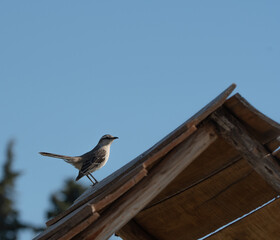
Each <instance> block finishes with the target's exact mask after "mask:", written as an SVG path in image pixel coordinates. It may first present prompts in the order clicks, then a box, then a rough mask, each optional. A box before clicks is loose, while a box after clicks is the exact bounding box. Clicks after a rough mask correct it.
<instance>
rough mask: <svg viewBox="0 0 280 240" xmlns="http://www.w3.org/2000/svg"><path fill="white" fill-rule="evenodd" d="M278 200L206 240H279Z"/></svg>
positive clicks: (279, 215)
mask: <svg viewBox="0 0 280 240" xmlns="http://www.w3.org/2000/svg"><path fill="white" fill-rule="evenodd" d="M279 209H280V199H277V200H275V201H274V202H272V203H269V204H268V205H266V206H265V207H263V208H261V209H259V210H257V211H256V212H254V213H252V214H250V215H249V216H247V217H245V218H243V219H241V220H239V221H237V222H235V223H233V224H232V225H230V226H228V227H226V228H224V229H223V230H221V231H219V232H217V233H215V234H214V235H212V236H210V237H208V238H207V240H236V239H242V240H252V239H258V240H261V239H262V240H268V239H270V240H277V239H280V230H279V222H280V214H279Z"/></svg>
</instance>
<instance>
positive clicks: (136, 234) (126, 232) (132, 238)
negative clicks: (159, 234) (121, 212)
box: [116, 220, 156, 240]
mask: <svg viewBox="0 0 280 240" xmlns="http://www.w3.org/2000/svg"><path fill="white" fill-rule="evenodd" d="M116 235H117V236H119V237H121V238H122V239H123V240H156V239H155V238H154V237H153V236H151V235H150V234H148V233H147V232H146V231H144V230H143V229H142V228H141V227H140V226H139V225H138V224H137V223H136V222H135V221H133V220H131V221H129V222H128V223H127V224H126V225H124V226H123V227H122V228H121V229H120V230H119V231H118V232H117V233H116Z"/></svg>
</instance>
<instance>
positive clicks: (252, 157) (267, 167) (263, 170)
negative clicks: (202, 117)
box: [211, 108, 280, 192]
mask: <svg viewBox="0 0 280 240" xmlns="http://www.w3.org/2000/svg"><path fill="white" fill-rule="evenodd" d="M211 119H212V120H214V123H215V124H216V128H217V131H218V133H219V134H221V136H222V137H223V138H224V139H225V140H226V141H228V142H229V143H230V144H231V145H232V146H234V147H235V148H236V149H237V150H238V151H239V152H240V153H241V154H242V155H243V157H244V158H245V159H246V160H247V161H248V162H249V163H250V164H251V166H252V167H253V168H254V170H255V171H257V172H258V173H259V174H260V175H261V176H262V177H263V178H264V179H265V180H266V181H267V182H268V183H269V184H270V185H271V186H272V187H273V188H274V189H275V190H276V191H277V192H280V166H279V163H278V162H277V160H276V159H275V158H274V157H273V156H272V155H271V154H270V153H269V152H268V151H267V150H266V149H265V147H264V146H263V145H262V144H261V143H260V142H259V141H257V140H256V139H255V138H254V137H253V136H251V135H250V134H249V133H248V131H247V130H246V128H245V127H244V126H243V125H242V124H241V123H240V122H239V121H238V120H237V119H236V118H235V117H234V116H233V115H232V114H230V113H229V112H228V111H227V110H226V109H225V108H220V109H218V110H217V111H216V112H214V113H213V114H211Z"/></svg>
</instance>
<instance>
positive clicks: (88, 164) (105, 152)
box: [39, 134, 118, 185]
mask: <svg viewBox="0 0 280 240" xmlns="http://www.w3.org/2000/svg"><path fill="white" fill-rule="evenodd" d="M115 139H118V137H113V136H112V135H110V134H106V135H104V136H103V137H102V138H101V139H100V140H99V142H98V144H97V145H96V146H95V147H94V148H93V149H92V150H91V151H89V152H87V153H85V154H83V155H81V156H77V157H69V156H64V155H58V154H53V153H47V152H39V153H40V154H41V155H43V156H47V157H54V158H61V159H63V160H64V161H65V162H67V163H70V164H72V165H73V166H74V167H75V168H77V169H79V174H78V176H77V178H76V181H78V180H79V179H80V178H82V177H83V176H87V178H88V179H89V180H90V181H91V182H92V184H93V185H94V184H96V183H97V182H98V181H97V180H96V179H95V178H94V176H92V174H91V173H92V172H94V171H96V170H98V169H99V168H101V167H103V166H104V165H105V163H106V162H107V161H108V158H109V155H110V147H111V144H112V142H113V141H114V140H115ZM89 176H91V177H92V179H91V178H90V177H89ZM92 180H94V181H95V182H93V181H92Z"/></svg>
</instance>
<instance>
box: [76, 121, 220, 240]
mask: <svg viewBox="0 0 280 240" xmlns="http://www.w3.org/2000/svg"><path fill="white" fill-rule="evenodd" d="M216 138H217V135H216V133H215V131H214V129H213V127H212V126H210V125H205V126H201V127H200V128H199V129H198V130H197V131H196V132H195V133H193V134H192V135H191V136H190V137H189V138H188V139H187V140H185V141H184V142H182V143H181V144H180V145H179V146H177V147H176V148H175V149H173V150H172V151H171V152H169V153H168V154H167V155H166V156H165V157H164V159H162V160H161V161H160V162H159V164H158V165H156V166H155V167H153V168H152V169H151V171H150V172H149V173H148V176H147V177H145V178H144V179H143V180H142V181H141V182H139V183H138V184H137V185H135V186H134V187H133V188H132V189H131V190H129V191H128V192H127V193H126V194H124V195H123V196H122V197H120V198H119V199H118V200H116V201H115V202H114V203H112V204H111V205H110V207H108V209H106V210H104V212H103V213H102V215H101V216H100V218H99V219H98V220H97V221H96V222H95V223H93V224H91V225H90V226H89V227H88V228H87V229H85V230H84V231H83V232H82V233H80V234H78V235H77V236H75V237H74V238H73V239H87V240H89V239H95V240H104V239H108V238H109V237H110V236H111V235H112V234H113V233H115V232H116V231H118V230H119V229H120V228H121V227H123V226H124V225H125V224H126V223H127V222H128V221H129V220H130V219H131V218H133V217H134V216H135V215H136V214H137V213H138V212H139V211H141V209H143V208H144V207H145V206H146V205H147V204H148V203H149V202H150V201H151V200H152V199H153V198H154V197H155V196H156V195H157V194H159V193H160V192H161V191H162V190H163V189H164V188H165V187H166V186H167V185H168V184H169V183H170V182H171V181H172V180H174V179H175V177H176V176H178V174H180V173H181V172H182V171H183V170H184V169H185V168H186V167H187V166H188V165H189V164H190V163H192V162H193V160H195V159H196V158H197V157H198V156H199V155H200V154H201V153H202V152H203V151H204V150H206V149H207V148H208V146H209V145H211V144H212V143H213V142H214V141H215V139H216Z"/></svg>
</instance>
